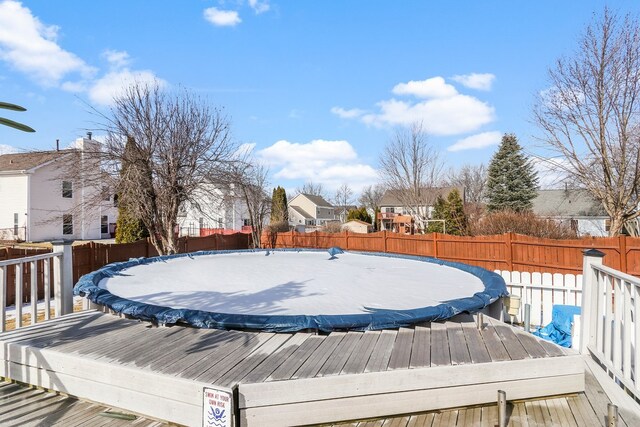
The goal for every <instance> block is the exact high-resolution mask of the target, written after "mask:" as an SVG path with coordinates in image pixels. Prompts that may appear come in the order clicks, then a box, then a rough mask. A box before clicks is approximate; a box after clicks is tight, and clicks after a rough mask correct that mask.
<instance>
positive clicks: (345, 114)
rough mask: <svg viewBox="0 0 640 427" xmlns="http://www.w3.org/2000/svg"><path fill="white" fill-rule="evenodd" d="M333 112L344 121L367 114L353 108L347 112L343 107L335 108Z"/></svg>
mask: <svg viewBox="0 0 640 427" xmlns="http://www.w3.org/2000/svg"><path fill="white" fill-rule="evenodd" d="M331 112H332V113H333V114H335V115H336V116H338V117H340V118H343V119H355V118H356V117H360V116H362V115H363V114H364V113H365V111H364V110H361V109H359V108H352V109H350V110H345V109H344V108H342V107H333V108H332V109H331Z"/></svg>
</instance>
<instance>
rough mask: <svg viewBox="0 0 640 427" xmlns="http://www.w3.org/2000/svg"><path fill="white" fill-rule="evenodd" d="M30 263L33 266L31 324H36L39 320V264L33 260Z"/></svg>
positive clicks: (31, 271) (31, 270)
mask: <svg viewBox="0 0 640 427" xmlns="http://www.w3.org/2000/svg"><path fill="white" fill-rule="evenodd" d="M29 264H30V267H31V269H30V273H31V324H32V325H35V324H36V323H37V322H38V271H37V269H38V265H37V261H31V262H30V263H29Z"/></svg>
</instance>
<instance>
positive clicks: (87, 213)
mask: <svg viewBox="0 0 640 427" xmlns="http://www.w3.org/2000/svg"><path fill="white" fill-rule="evenodd" d="M91 144H95V142H94V141H92V140H90V139H88V138H80V139H78V141H77V142H76V147H78V148H75V149H67V150H55V151H40V152H30V153H17V154H4V155H1V156H0V240H17V239H19V240H25V241H30V242H36V241H47V240H55V239H69V240H74V239H82V240H85V239H91V240H93V239H101V238H108V237H110V234H111V233H112V232H113V231H114V228H115V223H116V217H117V208H115V207H114V201H113V197H112V196H113V195H112V194H108V192H105V193H104V198H103V201H102V202H101V203H99V206H93V207H89V206H88V203H85V202H87V201H88V200H95V199H96V195H99V192H103V191H104V189H103V188H94V187H89V186H86V185H84V184H83V180H82V177H79V176H70V172H69V168H68V165H69V162H78V161H85V157H84V156H83V153H82V152H83V150H84V149H85V147H88V146H89V145H91Z"/></svg>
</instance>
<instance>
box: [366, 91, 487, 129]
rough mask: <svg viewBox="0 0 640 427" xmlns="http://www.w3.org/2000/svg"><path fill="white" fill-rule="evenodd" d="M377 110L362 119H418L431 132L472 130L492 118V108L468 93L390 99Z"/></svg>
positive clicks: (396, 122)
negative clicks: (410, 100) (448, 96)
mask: <svg viewBox="0 0 640 427" xmlns="http://www.w3.org/2000/svg"><path fill="white" fill-rule="evenodd" d="M377 105H378V107H380V112H379V113H377V114H365V115H364V116H362V121H363V122H364V123H366V124H369V125H373V126H378V127H381V126H384V125H409V124H411V123H415V122H421V123H422V124H423V126H424V129H425V130H426V131H427V132H428V133H430V134H433V135H458V134H461V133H467V132H473V131H475V130H476V129H478V128H480V127H481V126H483V125H485V124H487V123H491V122H492V121H493V120H494V108H493V107H492V106H490V105H489V104H487V103H486V102H482V101H480V100H479V99H477V98H474V97H472V96H468V95H461V94H458V95H455V96H452V97H450V98H436V99H429V100H426V101H422V102H417V103H411V102H408V101H399V100H397V99H390V100H387V101H381V102H379V103H378V104H377Z"/></svg>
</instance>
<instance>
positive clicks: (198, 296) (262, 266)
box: [100, 252, 484, 315]
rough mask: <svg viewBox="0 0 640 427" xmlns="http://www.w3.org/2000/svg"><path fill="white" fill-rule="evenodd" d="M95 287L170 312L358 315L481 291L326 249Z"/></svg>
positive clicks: (133, 274) (429, 270)
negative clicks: (194, 310)
mask: <svg viewBox="0 0 640 427" xmlns="http://www.w3.org/2000/svg"><path fill="white" fill-rule="evenodd" d="M100 286H101V287H103V288H106V289H107V290H109V291H110V292H111V293H113V294H115V295H118V296H120V297H123V298H127V299H130V300H134V301H139V302H144V303H148V304H154V305H160V306H165V307H171V308H191V309H197V310H204V311H211V312H219V313H240V314H268V315H276V314H284V315H293V314H307V315H319V314H357V313H363V312H367V308H374V309H379V308H383V309H396V310H403V309H412V308H419V307H426V306H432V305H437V304H439V303H441V302H443V301H447V300H451V299H456V298H462V297H468V296H472V295H473V294H474V293H476V292H478V291H481V290H483V289H484V285H483V284H482V281H481V280H480V279H479V278H477V277H475V276H473V275H472V274H469V273H466V272H464V271H461V270H458V269H456V268H452V267H445V266H440V265H437V264H432V263H428V262H420V261H414V260H408V259H401V258H391V257H384V256H370V255H359V254H349V253H345V254H340V255H337V259H333V260H329V255H328V254H327V253H326V252H271V253H270V254H269V255H265V253H264V252H257V253H232V254H219V255H208V256H196V257H193V258H188V257H185V258H175V259H170V260H167V261H165V262H157V263H153V264H145V265H139V266H135V267H132V268H129V269H126V270H123V271H121V272H120V274H119V275H116V276H114V277H112V278H108V279H103V280H102V281H101V282H100Z"/></svg>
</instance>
